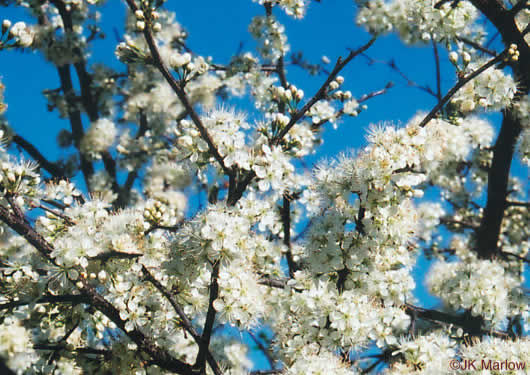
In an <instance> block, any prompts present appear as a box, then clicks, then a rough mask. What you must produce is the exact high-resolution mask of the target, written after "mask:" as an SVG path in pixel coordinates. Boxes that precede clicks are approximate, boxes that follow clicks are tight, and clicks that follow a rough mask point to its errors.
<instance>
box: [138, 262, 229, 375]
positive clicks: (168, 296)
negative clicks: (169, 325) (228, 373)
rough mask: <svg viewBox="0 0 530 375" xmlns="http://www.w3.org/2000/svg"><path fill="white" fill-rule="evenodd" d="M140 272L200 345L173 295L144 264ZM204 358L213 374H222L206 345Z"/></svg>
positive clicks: (195, 332)
mask: <svg viewBox="0 0 530 375" xmlns="http://www.w3.org/2000/svg"><path fill="white" fill-rule="evenodd" d="M142 272H143V273H144V276H145V278H146V280H147V281H149V282H150V283H151V284H153V286H154V287H155V288H156V289H157V290H158V291H159V292H160V293H161V294H162V295H163V296H164V297H165V298H166V299H167V300H168V301H169V303H170V304H171V306H172V307H173V309H174V310H175V312H176V313H177V315H178V316H179V318H180V320H181V321H182V325H183V327H184V329H185V330H186V331H187V332H189V334H190V335H191V337H193V339H194V340H195V342H196V343H197V345H199V347H200V346H201V345H202V337H201V335H200V334H199V333H198V332H197V330H196V329H195V327H193V323H192V322H191V320H190V319H189V318H188V316H187V315H186V313H185V312H184V309H183V308H182V307H181V306H180V304H179V303H178V301H177V300H176V298H175V296H174V295H173V294H172V293H171V292H170V291H169V290H167V289H166V288H165V287H164V286H163V285H162V284H161V283H160V282H159V281H158V280H157V279H155V278H154V276H153V275H151V273H150V272H149V270H148V269H147V268H146V267H145V266H142ZM206 360H207V361H208V364H209V365H210V367H211V368H212V371H213V372H214V374H216V375H220V374H222V372H221V369H220V368H219V365H218V364H217V361H216V360H215V358H214V357H213V355H212V353H211V352H210V350H208V347H206Z"/></svg>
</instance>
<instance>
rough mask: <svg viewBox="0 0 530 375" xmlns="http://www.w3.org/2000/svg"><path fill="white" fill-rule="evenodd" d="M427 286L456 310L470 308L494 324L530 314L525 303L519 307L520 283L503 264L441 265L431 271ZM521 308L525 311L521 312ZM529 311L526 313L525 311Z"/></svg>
mask: <svg viewBox="0 0 530 375" xmlns="http://www.w3.org/2000/svg"><path fill="white" fill-rule="evenodd" d="M427 284H428V286H429V290H430V292H431V293H432V294H434V295H436V296H439V297H440V298H442V300H443V301H444V302H446V303H447V304H448V305H449V306H451V307H452V308H455V309H469V310H470V311H471V313H472V314H473V315H475V316H482V317H484V318H485V319H486V320H489V321H491V322H492V324H493V325H497V324H499V323H501V322H502V321H503V320H504V319H505V318H506V317H507V316H508V315H512V314H514V312H515V315H517V314H519V313H522V314H523V315H528V313H529V312H528V309H527V307H526V308H525V307H524V303H523V304H522V306H521V305H518V302H519V301H518V300H519V299H520V296H521V293H522V292H521V291H520V290H519V289H518V286H519V284H520V280H517V279H516V278H514V276H512V275H511V274H509V273H507V272H505V270H504V268H503V267H502V265H500V264H498V263H496V262H492V261H489V260H482V261H481V260H475V261H470V262H466V263H464V262H458V263H446V262H439V263H437V264H435V265H434V266H433V267H432V269H431V270H430V271H429V275H428V277H427ZM521 307H522V310H519V309H520V308H521ZM525 310H526V311H525Z"/></svg>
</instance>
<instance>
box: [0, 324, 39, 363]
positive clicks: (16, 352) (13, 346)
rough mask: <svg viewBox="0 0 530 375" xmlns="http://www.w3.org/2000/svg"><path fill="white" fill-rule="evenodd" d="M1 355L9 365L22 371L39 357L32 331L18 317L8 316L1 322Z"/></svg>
mask: <svg viewBox="0 0 530 375" xmlns="http://www.w3.org/2000/svg"><path fill="white" fill-rule="evenodd" d="M0 331H1V332H2V336H1V337H0V356H1V357H2V358H3V359H4V360H6V364H7V366H9V368H12V369H16V370H17V371H19V372H20V373H22V371H24V370H26V369H28V368H29V367H31V365H32V364H33V363H35V362H36V361H37V359H38V356H37V354H36V353H35V350H34V349H33V344H32V340H31V333H30V332H29V331H28V330H27V329H26V328H25V327H24V326H23V325H22V322H21V321H20V320H18V319H16V318H11V317H8V318H6V319H5V320H4V321H3V322H2V324H0Z"/></svg>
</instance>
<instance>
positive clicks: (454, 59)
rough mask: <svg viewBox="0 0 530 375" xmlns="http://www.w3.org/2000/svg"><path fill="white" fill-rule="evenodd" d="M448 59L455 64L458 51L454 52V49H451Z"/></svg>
mask: <svg viewBox="0 0 530 375" xmlns="http://www.w3.org/2000/svg"><path fill="white" fill-rule="evenodd" d="M449 61H451V62H452V63H453V64H456V62H457V61H458V53H456V52H455V51H451V52H450V53H449Z"/></svg>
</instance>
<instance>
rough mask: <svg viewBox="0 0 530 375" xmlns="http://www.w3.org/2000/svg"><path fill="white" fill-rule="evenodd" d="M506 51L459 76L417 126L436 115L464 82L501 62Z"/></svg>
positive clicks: (422, 124) (424, 123)
mask: <svg viewBox="0 0 530 375" xmlns="http://www.w3.org/2000/svg"><path fill="white" fill-rule="evenodd" d="M507 51H508V49H506V50H505V51H504V52H502V53H500V54H499V55H497V56H496V57H494V58H493V59H491V60H489V61H488V62H487V63H485V64H484V65H482V66H481V67H480V68H478V69H476V70H474V71H472V72H471V73H469V74H467V75H465V76H464V77H461V78H459V80H458V82H457V83H456V85H454V86H453V88H451V90H449V91H448V92H447V94H445V95H444V97H443V98H442V99H441V100H440V101H439V102H438V104H436V106H435V107H434V108H433V109H432V110H431V111H430V112H429V113H428V114H427V116H425V118H424V119H423V120H422V121H421V122H420V124H419V126H420V127H421V128H423V127H424V126H425V125H427V124H428V123H429V121H431V120H432V119H433V118H434V117H435V116H436V114H437V113H438V111H439V110H440V109H442V107H443V106H444V105H445V104H446V103H447V102H448V101H449V99H451V98H452V97H453V95H455V94H456V93H457V91H458V90H460V89H461V88H462V87H463V86H464V85H465V84H466V83H468V82H469V81H471V80H472V79H473V78H475V77H477V76H478V75H480V73H482V72H484V71H485V70H487V69H489V68H491V67H492V66H494V65H495V64H497V63H499V62H501V61H502V60H503V59H504V58H505V57H506V53H507Z"/></svg>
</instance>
